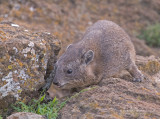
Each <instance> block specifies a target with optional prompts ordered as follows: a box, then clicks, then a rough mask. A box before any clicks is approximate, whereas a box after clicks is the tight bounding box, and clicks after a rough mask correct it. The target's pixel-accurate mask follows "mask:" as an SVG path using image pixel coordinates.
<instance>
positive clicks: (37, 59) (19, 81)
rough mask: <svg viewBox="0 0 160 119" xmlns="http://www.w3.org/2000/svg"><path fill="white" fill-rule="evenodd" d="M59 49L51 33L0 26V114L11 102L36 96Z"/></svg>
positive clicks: (5, 25) (0, 24)
mask: <svg viewBox="0 0 160 119" xmlns="http://www.w3.org/2000/svg"><path fill="white" fill-rule="evenodd" d="M59 50H60V42H59V40H57V39H56V38H55V37H54V36H52V35H50V33H47V32H38V33H34V32H31V31H29V30H27V29H24V28H23V27H21V26H19V25H17V24H14V23H11V22H1V23H0V114H1V113H2V112H3V111H2V110H5V109H6V108H7V107H8V106H9V105H10V104H11V103H13V102H14V101H16V100H21V101H22V100H23V101H24V102H25V101H27V100H28V99H32V98H33V97H35V96H37V95H38V92H37V90H38V89H39V88H40V87H41V86H42V85H43V84H44V83H45V80H44V77H45V76H46V74H47V73H48V72H50V70H52V69H53V63H54V62H55V61H56V56H57V54H58V52H59ZM46 77H47V76H46Z"/></svg>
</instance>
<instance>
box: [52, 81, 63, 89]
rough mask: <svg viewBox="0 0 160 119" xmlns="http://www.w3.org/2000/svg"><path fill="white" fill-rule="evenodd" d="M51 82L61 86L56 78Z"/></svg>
mask: <svg viewBox="0 0 160 119" xmlns="http://www.w3.org/2000/svg"><path fill="white" fill-rule="evenodd" d="M53 84H54V85H56V86H58V87H60V86H61V84H60V83H59V82H58V81H57V80H53Z"/></svg>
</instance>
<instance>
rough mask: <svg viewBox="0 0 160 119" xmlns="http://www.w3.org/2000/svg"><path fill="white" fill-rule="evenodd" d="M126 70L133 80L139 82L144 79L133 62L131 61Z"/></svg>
mask: <svg viewBox="0 0 160 119" xmlns="http://www.w3.org/2000/svg"><path fill="white" fill-rule="evenodd" d="M127 71H128V72H129V73H130V74H131V75H132V76H133V81H136V82H141V81H142V80H143V79H144V76H143V74H142V73H141V71H140V70H139V69H138V68H137V66H136V65H135V63H134V62H132V63H131V64H130V65H129V66H128V68H127Z"/></svg>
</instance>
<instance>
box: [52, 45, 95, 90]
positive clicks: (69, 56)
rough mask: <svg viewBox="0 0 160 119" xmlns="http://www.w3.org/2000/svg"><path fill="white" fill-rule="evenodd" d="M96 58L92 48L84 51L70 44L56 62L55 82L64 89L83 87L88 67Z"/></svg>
mask: <svg viewBox="0 0 160 119" xmlns="http://www.w3.org/2000/svg"><path fill="white" fill-rule="evenodd" d="M93 59H94V52H93V51H92V50H87V51H84V49H83V48H77V47H76V46H75V45H70V46H69V47H68V48H67V49H66V51H65V53H64V54H63V55H62V56H61V57H60V58H59V60H58V61H57V63H56V73H55V77H54V79H53V83H54V84H55V85H57V86H59V87H60V88H62V89H71V88H78V87H83V86H85V85H86V82H87V81H86V80H87V77H88V76H87V72H86V67H87V66H89V65H90V64H91V62H92V61H93Z"/></svg>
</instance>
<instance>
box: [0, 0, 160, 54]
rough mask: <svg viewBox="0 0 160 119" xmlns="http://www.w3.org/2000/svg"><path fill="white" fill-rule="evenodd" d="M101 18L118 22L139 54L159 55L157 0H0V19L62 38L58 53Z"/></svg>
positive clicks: (159, 35)
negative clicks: (60, 48)
mask: <svg viewBox="0 0 160 119" xmlns="http://www.w3.org/2000/svg"><path fill="white" fill-rule="evenodd" d="M101 19H106V20H111V21H113V22H115V23H117V24H119V25H120V26H121V27H122V28H123V29H124V30H125V31H126V32H127V33H128V34H129V35H130V37H131V39H132V41H133V43H134V45H135V48H136V51H137V54H138V55H143V56H149V55H155V56H160V51H159V47H160V24H159V23H160V0H0V21H2V20H8V21H12V22H14V23H16V24H18V25H22V26H24V27H26V28H27V29H30V30H33V31H46V32H50V33H51V34H53V35H55V36H56V37H57V38H58V39H59V40H61V41H62V50H61V52H60V54H61V53H63V51H64V49H65V48H66V46H67V45H68V44H70V43H72V42H74V41H77V40H80V39H81V37H82V35H83V33H84V32H85V30H86V28H87V27H89V26H90V25H92V24H93V23H94V22H96V21H97V20H101Z"/></svg>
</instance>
